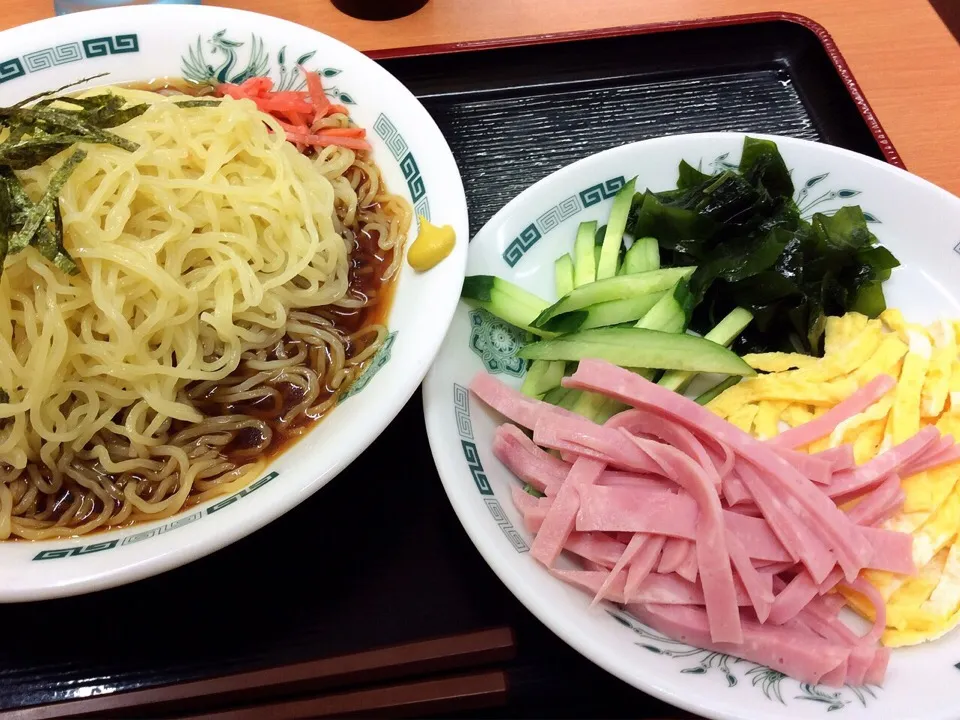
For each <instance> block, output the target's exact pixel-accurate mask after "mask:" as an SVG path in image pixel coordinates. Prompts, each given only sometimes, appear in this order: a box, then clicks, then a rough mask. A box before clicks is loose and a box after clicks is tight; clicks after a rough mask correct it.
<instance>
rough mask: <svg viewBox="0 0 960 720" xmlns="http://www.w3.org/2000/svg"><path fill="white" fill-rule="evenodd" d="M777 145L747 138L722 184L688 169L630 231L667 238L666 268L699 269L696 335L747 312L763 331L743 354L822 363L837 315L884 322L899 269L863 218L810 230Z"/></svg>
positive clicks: (646, 198)
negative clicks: (828, 329) (827, 330)
mask: <svg viewBox="0 0 960 720" xmlns="http://www.w3.org/2000/svg"><path fill="white" fill-rule="evenodd" d="M793 191H794V187H793V181H792V179H791V178H790V172H789V170H788V169H787V166H786V164H785V163H784V161H783V158H782V157H781V155H780V152H779V150H778V149H777V146H776V144H775V143H774V142H772V141H770V140H759V139H755V138H750V137H748V138H745V140H744V143H743V153H742V156H741V160H740V165H739V167H738V168H737V169H736V170H733V169H727V170H723V171H722V172H719V173H717V174H715V175H707V174H706V173H704V172H702V171H700V170H699V169H697V168H694V167H693V166H692V165H690V164H689V163H687V162H685V161H683V162H681V163H680V167H679V171H678V180H677V189H676V190H669V191H666V192H659V193H652V192H650V191H647V192H645V193H638V194H637V195H636V196H635V197H634V201H633V207H632V209H631V215H630V225H629V228H630V230H631V231H632V233H633V236H634V237H648V236H649V237H655V238H657V240H658V242H659V245H660V251H661V256H662V259H663V262H664V265H671V266H682V265H696V266H697V270H696V272H694V273H693V275H692V276H691V277H690V280H689V283H688V284H687V287H686V288H685V289H684V290H685V291H689V292H690V293H691V295H692V302H693V304H694V307H695V309H694V312H693V316H692V319H691V328H692V329H694V330H697V331H699V332H706V331H707V330H709V329H710V328H711V327H713V326H714V325H716V323H717V322H719V320H720V319H721V318H722V317H724V316H725V315H726V314H727V313H728V312H729V311H731V310H733V309H734V308H736V307H743V308H746V309H747V310H750V311H751V312H752V313H753V314H754V322H753V323H751V324H750V326H749V327H748V328H747V329H746V330H745V331H744V333H743V334H742V335H741V336H740V338H739V339H738V341H737V343H736V345H735V348H734V349H735V350H737V351H738V352H740V353H745V352H767V351H774V350H783V351H788V352H803V353H807V354H812V355H820V354H822V351H823V330H824V327H825V324H826V317H827V316H828V315H842V314H844V313H846V312H849V311H856V312H861V313H863V314H865V315H868V316H870V317H876V316H877V315H879V314H880V313H881V312H883V310H884V309H885V307H886V303H885V300H884V297H883V289H882V283H883V282H884V281H885V280H887V279H888V278H889V277H890V273H891V270H892V269H893V268H895V267H897V265H899V263H898V262H897V259H896V258H895V257H894V256H893V254H892V253H890V251H889V250H887V249H886V248H883V247H881V246H879V245H877V239H876V237H875V236H874V235H873V233H871V232H870V229H869V227H868V226H867V221H866V218H865V216H864V214H863V211H862V210H861V209H860V208H859V207H857V206H847V207H843V208H841V209H840V210H838V211H837V212H836V213H834V214H832V215H825V214H823V213H816V214H814V215H813V217H812V218H811V219H810V220H809V221H807V220H805V219H804V218H802V217H800V211H799V209H798V208H797V205H796V203H795V202H794V200H793Z"/></svg>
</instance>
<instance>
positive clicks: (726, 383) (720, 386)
mask: <svg viewBox="0 0 960 720" xmlns="http://www.w3.org/2000/svg"><path fill="white" fill-rule="evenodd" d="M738 382H740V376H739V375H731V376H730V377H728V378H726V379H724V380H721V381H720V382H718V383H717V384H716V385H714V386H713V387H712V388H710V389H709V390H707V391H706V392H703V393H701V394H700V395H697V397H696V398H694V402H696V403H697V404H699V405H706V404H707V403H708V402H710V401H711V400H713V399H714V398H716V397H718V396H719V395H720V393H722V392H723V391H724V390H728V389H729V388H732V387H733V386H734V385H736V384H737V383H738Z"/></svg>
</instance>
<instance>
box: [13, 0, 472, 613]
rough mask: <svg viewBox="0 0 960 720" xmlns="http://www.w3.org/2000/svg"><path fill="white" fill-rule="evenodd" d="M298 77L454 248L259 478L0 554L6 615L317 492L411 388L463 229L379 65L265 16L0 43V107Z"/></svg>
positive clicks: (437, 163)
mask: <svg viewBox="0 0 960 720" xmlns="http://www.w3.org/2000/svg"><path fill="white" fill-rule="evenodd" d="M297 64H303V65H304V66H305V67H306V68H307V69H310V70H319V71H321V73H322V75H323V77H324V84H325V87H326V89H327V93H328V95H330V96H331V97H332V98H335V101H336V102H340V103H343V104H345V105H347V106H348V107H349V109H350V113H351V115H352V117H353V118H354V119H355V120H356V122H357V123H359V124H360V125H361V126H362V127H365V128H367V129H368V130H369V133H368V136H369V138H370V141H371V142H372V144H373V146H374V153H375V155H374V156H375V158H376V160H377V163H378V165H379V166H380V168H381V169H382V171H383V175H384V177H385V179H386V182H387V186H388V187H389V188H390V189H391V191H393V192H397V193H402V194H403V195H405V196H406V197H407V198H408V199H409V200H410V201H411V202H412V203H413V204H414V205H415V207H416V211H417V213H418V214H422V215H425V216H426V217H428V218H430V219H432V220H433V221H434V222H436V223H438V224H449V225H452V226H453V227H454V229H455V230H456V232H457V235H458V237H459V242H458V244H457V246H456V249H455V250H454V251H453V254H452V255H451V256H450V257H448V258H447V259H446V260H444V262H443V263H441V264H440V265H439V266H437V267H436V268H434V269H433V270H432V271H430V272H428V273H423V274H417V273H415V272H413V270H411V269H410V267H409V266H408V265H406V263H404V267H403V271H402V274H401V276H400V278H399V281H398V282H399V285H398V286H397V292H396V296H395V299H394V303H393V307H392V310H391V313H390V319H389V327H390V331H391V335H390V339H389V341H388V343H387V345H386V346H385V347H384V349H383V350H381V352H380V353H379V354H378V356H377V357H376V359H375V360H374V362H373V363H372V364H371V367H370V369H369V371H368V372H367V373H366V374H365V375H364V376H362V377H361V378H360V380H358V381H357V383H356V384H355V386H354V388H353V389H352V394H351V395H350V396H349V397H348V398H347V399H345V400H344V401H342V403H341V404H340V405H339V406H338V407H337V408H336V409H335V410H334V411H333V412H332V413H331V414H330V415H328V416H327V417H326V418H325V419H324V420H323V421H322V422H320V423H319V424H318V425H317V426H316V427H315V429H313V430H311V431H310V433H309V434H308V435H307V436H306V437H304V438H303V439H302V440H301V441H299V442H298V443H297V444H295V445H294V446H293V447H292V448H290V449H289V450H288V451H287V452H285V453H283V454H282V455H280V456H279V457H278V458H276V460H275V461H274V462H273V463H272V464H271V465H270V467H269V468H267V470H266V471H265V472H264V474H263V477H261V478H260V479H258V480H256V481H255V482H253V483H252V484H251V485H249V486H248V487H247V488H246V489H244V490H242V491H240V492H238V493H237V494H235V495H232V496H229V497H225V498H221V499H219V500H217V501H214V502H209V503H206V504H203V505H198V506H196V507H194V508H191V509H189V510H187V511H186V512H184V513H182V514H180V515H178V516H175V517H173V518H170V519H168V520H165V521H162V522H158V523H151V524H141V525H137V526H135V527H132V528H129V529H126V530H120V531H113V532H103V533H98V534H95V535H93V536H88V537H83V538H79V539H75V540H62V541H55V542H53V541H51V542H32V543H31V542H7V543H0V602H12V601H22V600H36V599H41V598H50V597H57V596H63V595H71V594H76V593H81V592H88V591H91V590H99V589H103V588H107V587H112V586H115V585H119V584H121V583H125V582H130V581H133V580H137V579H139V578H143V577H147V576H149V575H152V574H155V573H158V572H162V571H164V570H168V569H170V568H173V567H176V566H178V565H182V564H184V563H186V562H189V561H191V560H195V559H197V558H199V557H202V556H203V555H206V554H208V553H210V552H213V551H214V550H217V549H219V548H222V547H224V546H225V545H228V544H229V543H231V542H233V541H235V540H237V539H239V538H241V537H243V536H244V535H247V534H249V533H251V532H253V531H254V530H256V529H258V528H260V527H262V526H263V525H265V524H266V523H268V522H270V521H271V520H273V519H275V518H277V517H279V516H280V515H282V514H283V513H285V512H286V511H288V510H290V509H291V508H292V507H294V506H295V505H297V504H298V503H300V502H301V501H303V500H304V499H305V498H307V497H308V496H310V495H311V494H312V493H314V492H316V491H317V490H318V489H320V488H321V487H323V486H324V485H325V484H326V483H327V482H329V481H330V480H331V479H332V478H333V477H334V476H336V474H337V473H339V472H340V471H341V470H343V469H344V468H345V467H346V466H347V465H348V464H349V463H350V462H352V461H353V459H354V458H356V457H357V456H358V455H359V454H360V453H361V452H363V450H364V449H366V447H367V446H368V445H369V444H370V443H371V442H372V441H373V440H374V439H375V438H376V437H377V436H378V435H379V434H380V432H381V431H382V430H383V429H384V428H385V427H386V426H387V424H388V423H389V422H390V421H391V420H393V418H394V417H395V416H396V415H397V413H398V412H399V411H400V409H401V408H402V407H403V406H404V404H405V403H406V402H407V400H409V398H410V396H411V395H412V394H413V392H414V391H415V390H416V389H417V386H418V385H419V384H420V381H421V380H422V378H423V376H424V374H425V373H426V371H427V369H428V368H429V366H430V363H431V361H432V360H433V358H434V355H435V354H436V352H437V349H438V348H439V347H440V343H441V342H442V340H443V336H444V333H445V332H446V329H447V326H448V325H449V322H450V319H451V317H452V315H453V312H454V309H455V307H456V304H457V298H458V296H459V293H460V285H461V282H462V279H463V272H464V266H465V264H466V258H467V238H468V232H469V231H468V225H467V208H466V201H465V199H464V194H463V185H462V183H461V180H460V174H459V171H458V170H457V165H456V162H455V161H454V159H453V155H452V154H451V152H450V149H449V147H448V146H447V143H446V141H445V140H444V138H443V135H442V134H441V133H440V130H439V129H438V128H437V126H436V124H435V123H434V122H433V120H432V119H431V118H430V116H429V114H428V113H427V111H426V110H425V109H424V108H423V106H422V105H421V104H420V103H419V102H418V101H417V100H416V99H415V98H414V97H413V95H412V94H410V92H408V91H407V90H406V89H405V88H404V87H403V85H401V84H400V82H399V81H397V80H396V79H395V78H394V77H393V76H391V75H390V74H389V73H387V71H386V70H384V69H383V68H381V67H380V66H379V65H378V64H377V63H375V62H373V61H372V60H370V59H369V58H367V57H365V56H363V55H362V54H360V53H359V52H357V51H356V50H353V49H351V48H349V47H347V46H346V45H344V44H343V43H341V42H338V41H337V40H334V39H332V38H330V37H327V36H326V35H322V34H320V33H318V32H316V31H314V30H310V29H308V28H305V27H301V26H299V25H294V24H293V23H289V22H286V21H283V20H277V19H275V18H271V17H266V16H262V15H256V14H252V13H247V12H240V11H237V10H228V9H223V8H214V7H190V6H178V5H154V6H138V7H128V8H119V9H112V10H97V11H92V12H84V13H79V14H76V15H70V16H65V17H59V18H55V19H51V20H44V21H42V22H38V23H34V24H32V25H26V26H23V27H19V28H15V29H12V30H7V31H5V32H0V105H11V104H13V103H14V102H16V101H19V100H21V99H22V98H25V97H27V96H29V95H32V94H34V93H37V92H41V91H44V90H51V89H54V88H56V87H59V86H62V85H65V84H67V83H70V82H73V81H76V80H78V79H80V78H84V77H89V76H92V75H97V74H100V73H105V72H106V73H110V75H109V77H107V78H103V79H99V80H96V81H94V82H93V83H92V84H94V85H103V84H105V83H123V82H136V81H145V80H149V79H151V78H156V77H168V76H169V77H183V76H186V77H189V78H190V79H194V80H203V79H206V78H208V77H216V78H218V79H219V80H221V81H223V80H226V81H234V82H236V81H239V80H242V79H244V78H245V77H247V76H248V75H250V74H254V75H265V74H266V75H269V76H270V77H272V78H273V79H274V81H275V82H277V83H279V84H280V85H281V86H283V87H285V88H290V87H291V83H299V82H300V81H301V76H300V74H299V73H298V72H297V71H296V66H297ZM415 232H416V228H414V229H413V230H412V231H411V233H412V234H414V233H415Z"/></svg>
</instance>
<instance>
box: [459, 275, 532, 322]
mask: <svg viewBox="0 0 960 720" xmlns="http://www.w3.org/2000/svg"><path fill="white" fill-rule="evenodd" d="M460 297H461V298H463V299H464V300H465V301H467V302H468V303H469V304H471V305H473V306H475V307H481V308H483V309H484V310H486V311H487V312H489V313H491V314H493V315H496V316H497V317H498V318H500V319H501V320H505V321H506V322H508V323H510V324H511V325H515V326H516V327H519V328H524V329H526V330H529V331H530V332H532V333H534V334H536V335H540V336H544V337H545V336H548V335H550V333H548V332H546V331H544V330H538V329H537V328H535V327H531V326H530V324H531V323H532V322H533V321H534V319H536V318H537V316H538V315H539V314H540V313H542V312H543V311H544V309H546V308H547V306H548V305H549V303H548V302H547V301H546V300H544V299H543V298H539V297H537V296H536V295H534V294H533V293H530V292H527V291H526V290H524V289H523V288H521V287H518V286H516V285H514V284H513V283H511V282H509V281H508V280H504V279H503V278H498V277H496V276H495V275H469V276H467V277H465V278H464V279H463V289H462V290H461V291H460Z"/></svg>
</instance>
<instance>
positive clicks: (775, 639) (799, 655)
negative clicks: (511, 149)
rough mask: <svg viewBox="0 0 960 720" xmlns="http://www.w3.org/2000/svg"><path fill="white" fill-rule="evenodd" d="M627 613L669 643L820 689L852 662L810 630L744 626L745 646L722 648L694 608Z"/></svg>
mask: <svg viewBox="0 0 960 720" xmlns="http://www.w3.org/2000/svg"><path fill="white" fill-rule="evenodd" d="M627 609H628V610H629V611H630V612H632V613H633V614H634V615H636V617H637V618H638V619H639V620H640V621H641V622H643V623H645V624H646V625H649V626H650V627H652V628H653V629H654V630H657V631H658V632H661V633H663V634H664V635H667V636H668V637H671V638H674V639H677V640H679V641H681V642H684V643H687V644H689V645H694V646H696V647H701V648H704V649H706V650H712V651H714V652H721V653H727V654H729V655H735V656H736V657H741V658H744V659H745V660H750V661H751V662H755V663H758V664H760V665H766V666H767V667H770V668H773V669H774V670H779V671H780V672H782V673H784V674H786V675H789V676H790V677H794V678H796V679H797V680H799V681H801V682H808V683H814V684H816V683H819V682H820V681H821V680H822V679H823V678H824V676H826V675H827V674H828V673H830V671H832V670H834V669H835V668H836V667H837V666H838V665H841V664H843V663H845V662H846V660H847V658H848V657H849V656H850V649H849V648H846V647H843V646H842V645H840V644H839V643H834V642H830V641H829V640H825V639H823V638H820V637H818V636H817V635H816V634H815V633H813V632H810V631H808V630H803V629H797V628H784V627H772V626H769V625H762V624H760V623H758V622H755V621H750V620H744V621H743V641H742V642H740V643H726V642H716V641H714V640H713V639H712V638H711V637H710V630H709V624H708V622H707V616H706V613H705V612H704V611H703V610H701V609H700V608H698V607H695V606H691V605H657V604H642V603H637V604H631V605H628V606H627ZM841 684H842V683H841Z"/></svg>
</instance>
